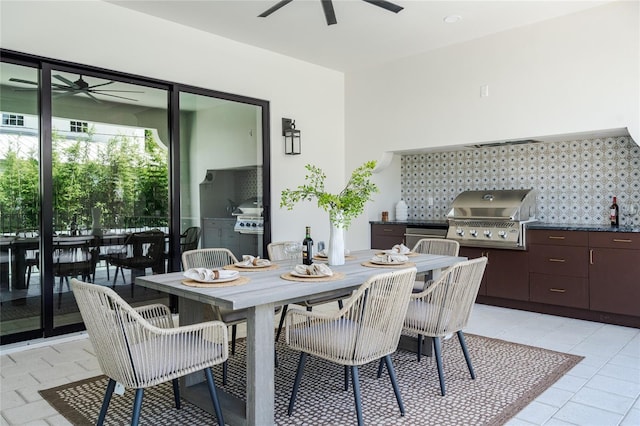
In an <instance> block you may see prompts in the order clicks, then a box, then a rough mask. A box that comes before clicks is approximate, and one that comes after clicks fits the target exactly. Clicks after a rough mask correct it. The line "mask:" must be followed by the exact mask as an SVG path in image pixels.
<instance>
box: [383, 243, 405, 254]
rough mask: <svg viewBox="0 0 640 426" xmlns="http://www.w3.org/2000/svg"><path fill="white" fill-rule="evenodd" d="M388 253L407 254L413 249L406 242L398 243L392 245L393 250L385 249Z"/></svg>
mask: <svg viewBox="0 0 640 426" xmlns="http://www.w3.org/2000/svg"><path fill="white" fill-rule="evenodd" d="M384 252H385V253H386V254H407V253H410V252H411V249H410V248H409V247H407V246H405V245H404V244H396V245H395V246H393V247H391V250H385V251H384Z"/></svg>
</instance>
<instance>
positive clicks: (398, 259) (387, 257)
mask: <svg viewBox="0 0 640 426" xmlns="http://www.w3.org/2000/svg"><path fill="white" fill-rule="evenodd" d="M371 260H372V261H374V262H379V263H405V262H408V261H409V258H408V257H407V256H405V255H404V254H377V255H375V256H373V258H372V259H371Z"/></svg>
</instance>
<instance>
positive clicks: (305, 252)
mask: <svg viewBox="0 0 640 426" xmlns="http://www.w3.org/2000/svg"><path fill="white" fill-rule="evenodd" d="M305 234H306V235H305V237H304V240H303V241H302V263H304V264H305V265H311V264H312V263H313V240H312V239H311V227H310V226H307V229H306V233H305Z"/></svg>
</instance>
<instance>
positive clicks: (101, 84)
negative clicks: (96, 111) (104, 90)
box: [87, 81, 114, 89]
mask: <svg viewBox="0 0 640 426" xmlns="http://www.w3.org/2000/svg"><path fill="white" fill-rule="evenodd" d="M113 83H114V81H107V82H106V83H100V84H94V85H93V86H89V87H87V89H93V88H95V87H102V86H107V85H109V84H113Z"/></svg>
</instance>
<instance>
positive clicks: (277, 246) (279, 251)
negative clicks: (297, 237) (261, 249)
mask: <svg viewBox="0 0 640 426" xmlns="http://www.w3.org/2000/svg"><path fill="white" fill-rule="evenodd" d="M292 242H293V241H277V242H274V243H269V244H268V245H267V255H268V256H269V260H271V261H273V262H275V261H278V260H287V259H288V258H289V254H288V253H287V252H285V251H284V248H285V246H286V245H287V244H289V243H292Z"/></svg>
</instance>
